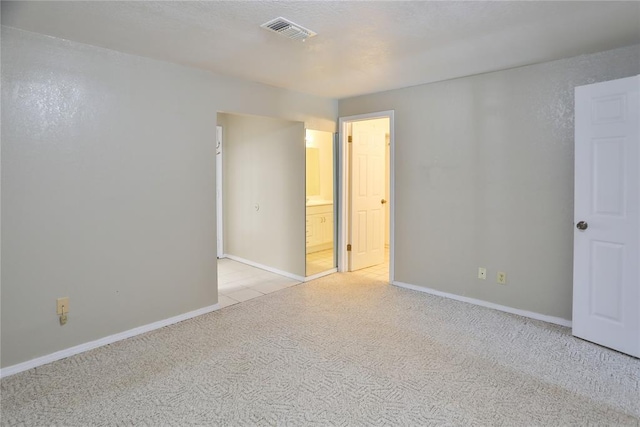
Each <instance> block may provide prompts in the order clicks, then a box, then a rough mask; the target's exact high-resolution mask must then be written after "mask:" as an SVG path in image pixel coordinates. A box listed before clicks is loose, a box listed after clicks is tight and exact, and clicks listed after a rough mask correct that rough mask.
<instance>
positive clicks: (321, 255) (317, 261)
mask: <svg viewBox="0 0 640 427" xmlns="http://www.w3.org/2000/svg"><path fill="white" fill-rule="evenodd" d="M332 268H336V261H335V258H334V256H333V249H327V250H324V251H318V252H312V253H310V254H307V276H313V275H314V274H318V273H322V272H323V271H327V270H331V269H332Z"/></svg>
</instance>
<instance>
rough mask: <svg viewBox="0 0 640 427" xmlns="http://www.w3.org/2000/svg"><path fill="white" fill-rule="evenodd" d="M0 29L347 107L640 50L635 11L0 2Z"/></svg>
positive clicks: (559, 6) (613, 6)
mask: <svg viewBox="0 0 640 427" xmlns="http://www.w3.org/2000/svg"><path fill="white" fill-rule="evenodd" d="M278 16H283V17H285V18H288V19H290V20H292V21H294V22H296V23H298V24H300V25H303V26H305V27H307V28H310V29H311V30H314V31H316V32H318V33H319V34H318V36H316V37H314V38H312V39H309V40H307V41H306V42H304V43H303V42H300V41H295V40H289V39H286V38H284V37H282V36H279V35H277V34H274V33H270V32H267V31H266V30H264V29H261V28H259V25H260V24H262V23H264V22H266V21H267V20H270V19H272V18H276V17H278ZM2 24H3V25H8V26H12V27H16V28H22V29H25V30H28V31H33V32H38V33H43V34H48V35H52V36H55V37H60V38H64V39H69V40H75V41H79V42H82V43H87V44H92V45H96V46H102V47H106V48H110V49H114V50H119V51H122V52H128V53H133V54H137V55H142V56H147V57H151V58H156V59H161V60H166V61H171V62H176V63H180V64H185V65H189V66H193V67H199V68H204V69H207V70H211V71H214V72H217V73H220V74H226V75H232V76H236V77H240V78H244V79H248V80H252V81H257V82H262V83H266V84H270V85H273V86H278V87H283V88H288V89H293V90H297V91H301V92H306V93H311V94H316V95H320V96H326V97H331V98H344V97H349V96H353V95H358V94H364V93H371V92H379V91H383V90H388V89H395V88H399V87H406V86H412V85H417V84H421V83H428V82H433V81H438V80H445V79H451V78H455V77H461V76H467V75H472V74H478V73H483V72H488V71H495V70H500V69H506V68H511V67H517V66H521V65H527V64H532V63H537V62H543V61H549V60H553V59H558V58H563V57H569V56H575V55H579V54H583V53H591V52H597V51H601V50H606V49H611V48H615V47H620V46H625V45H630V44H634V43H640V2H537V1H534V2H516V1H507V2H457V1H452V2H424V1H411V2H403V1H393V2H384V1H376V2H374V1H334V2H331V1H212V2H206V1H205V2H195V1H194V2H178V1H172V2H164V1H162V2H134V1H120V2H118V1H108V2H73V1H70V2H55V1H54V2H7V1H3V2H2Z"/></svg>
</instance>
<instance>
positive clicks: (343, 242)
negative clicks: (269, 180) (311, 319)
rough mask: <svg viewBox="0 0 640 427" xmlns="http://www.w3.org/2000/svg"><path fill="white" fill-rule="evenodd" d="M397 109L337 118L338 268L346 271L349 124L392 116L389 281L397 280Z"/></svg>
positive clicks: (390, 118) (390, 139) (390, 134)
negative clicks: (347, 138) (395, 116)
mask: <svg viewBox="0 0 640 427" xmlns="http://www.w3.org/2000/svg"><path fill="white" fill-rule="evenodd" d="M394 113H395V111H394V110H386V111H379V112H374V113H367V114H358V115H354V116H345V117H339V118H338V134H339V152H338V155H339V161H338V163H339V164H338V190H339V198H338V200H339V206H338V218H339V219H338V245H337V248H338V271H339V272H346V271H348V268H349V262H348V261H349V259H348V254H347V242H348V240H349V191H350V188H349V187H350V184H351V183H350V182H349V179H348V177H349V169H350V164H351V159H350V157H349V149H348V148H349V146H348V143H347V140H346V136H347V126H348V125H349V124H350V123H353V122H359V121H363V120H370V119H383V118H388V119H389V180H390V181H391V182H390V183H389V218H388V219H387V221H389V283H393V281H394V277H395V274H394V266H395V262H394V259H395V205H396V203H395V190H394V189H395V125H394Z"/></svg>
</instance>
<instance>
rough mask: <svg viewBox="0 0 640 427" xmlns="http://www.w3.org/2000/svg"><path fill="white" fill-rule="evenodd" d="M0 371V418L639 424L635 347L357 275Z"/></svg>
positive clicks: (36, 421)
mask: <svg viewBox="0 0 640 427" xmlns="http://www.w3.org/2000/svg"><path fill="white" fill-rule="evenodd" d="M0 384H1V385H0V391H1V393H2V395H1V399H2V400H1V410H2V412H1V417H2V418H1V423H2V425H64V426H72V425H82V426H89V425H153V426H158V425H181V426H183V425H231V426H236V425H291V426H302V425H305V426H306V425H338V426H346V425H411V426H416V425H420V426H422V425H461V426H471V425H504V426H525V425H526V426H529V425H553V426H556V425H616V426H617V425H630V426H638V425H640V360H638V359H634V358H631V357H629V356H625V355H622V354H620V353H617V352H614V351H610V350H607V349H604V348H602V347H599V346H596V345H593V344H590V343H587V342H584V341H581V340H578V339H575V338H573V337H572V336H571V334H570V330H569V329H567V328H563V327H559V326H553V325H549V324H546V323H543V322H538V321H533V320H528V319H524V318H521V317H518V316H513V315H509V314H505V313H501V312H497V311H493V310H489V309H485V308H481V307H477V306H472V305H468V304H465V303H461V302H456V301H452V300H447V299H443V298H438V297H434V296H430V295H427V294H423V293H419V292H415V291H411V290H406V289H401V288H397V287H394V286H388V285H385V284H383V283H382V282H374V281H373V282H372V280H371V279H367V278H365V277H362V275H358V274H334V275H331V276H327V277H324V278H322V279H319V280H316V281H313V282H310V283H307V284H303V285H299V286H294V287H291V288H287V289H284V290H282V291H278V292H274V293H272V294H268V295H265V296H263V297H260V298H256V299H253V300H250V301H247V302H244V303H241V304H237V305H234V306H230V307H227V308H224V309H222V310H219V311H217V312H214V313H211V314H208V315H204V316H201V317H198V318H196V319H192V320H188V321H185V322H182V323H179V324H176V325H173V326H170V327H166V328H163V329H160V330H157V331H154V332H150V333H147V334H145V335H142V336H138V337H135V338H131V339H128V340H126V341H122V342H119V343H116V344H112V345H109V346H106V347H103V348H99V349H96V350H93V351H90V352H87V353H84V354H81V355H78V356H74V357H71V358H68V359H65V360H61V361H58V362H55V363H52V364H49V365H46V366H43V367H40V368H36V369H33V370H31V371H28V372H24V373H21V374H17V375H14V376H12V377H8V378H5V379H3V380H2V381H1V383H0Z"/></svg>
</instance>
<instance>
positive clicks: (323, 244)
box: [306, 205, 333, 253]
mask: <svg viewBox="0 0 640 427" xmlns="http://www.w3.org/2000/svg"><path fill="white" fill-rule="evenodd" d="M306 234H307V253H311V252H318V251H322V250H325V249H331V248H332V247H333V205H319V206H307V233H306Z"/></svg>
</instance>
